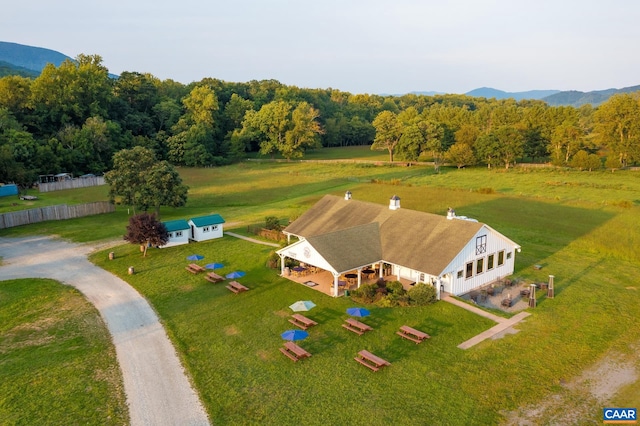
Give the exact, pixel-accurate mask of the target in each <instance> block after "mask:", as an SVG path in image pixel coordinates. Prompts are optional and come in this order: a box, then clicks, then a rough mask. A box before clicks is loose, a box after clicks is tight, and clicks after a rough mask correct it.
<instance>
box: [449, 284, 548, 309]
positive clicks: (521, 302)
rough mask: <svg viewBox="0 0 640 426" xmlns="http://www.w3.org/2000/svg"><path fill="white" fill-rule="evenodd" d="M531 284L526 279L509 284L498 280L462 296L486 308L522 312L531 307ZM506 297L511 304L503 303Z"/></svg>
mask: <svg viewBox="0 0 640 426" xmlns="http://www.w3.org/2000/svg"><path fill="white" fill-rule="evenodd" d="M529 284H530V283H526V282H524V281H513V282H511V284H510V285H509V284H508V283H506V282H504V281H496V282H494V283H492V284H490V285H488V286H485V287H482V288H478V289H475V290H473V291H470V292H469V293H466V294H463V295H462V296H460V298H462V299H465V300H472V301H473V302H474V303H475V304H476V305H478V306H482V307H484V308H492V309H500V310H502V311H504V312H520V311H523V310H525V309H527V308H528V307H529V294H528V291H529ZM538 288H539V287H538ZM544 291H546V290H544ZM505 299H510V300H511V304H510V305H505V304H503V301H504V300H505Z"/></svg>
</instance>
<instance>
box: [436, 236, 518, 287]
mask: <svg viewBox="0 0 640 426" xmlns="http://www.w3.org/2000/svg"><path fill="white" fill-rule="evenodd" d="M482 236H486V243H485V247H484V252H482V253H478V252H477V246H478V243H479V242H480V240H478V238H479V237H482ZM518 248H519V246H518V245H517V244H515V243H514V242H512V241H510V240H509V239H507V238H505V237H503V236H501V235H500V234H499V233H497V232H496V231H494V230H493V229H492V228H490V227H488V226H486V225H485V226H483V227H482V228H481V229H480V230H479V231H478V232H477V233H476V234H475V236H474V237H473V238H472V239H471V240H470V241H469V242H468V243H467V244H466V246H465V247H464V249H462V250H461V251H460V253H458V255H457V256H456V257H455V258H454V259H453V261H452V262H451V263H450V264H449V265H448V266H447V268H446V269H445V271H443V274H449V277H450V278H449V279H446V280H443V285H444V291H446V292H448V293H452V294H454V295H456V296H458V295H461V294H465V293H468V292H469V291H471V290H473V289H475V288H478V287H482V286H484V285H487V284H489V283H491V282H493V281H495V280H497V279H498V278H501V277H505V276H508V275H511V274H513V269H514V262H515V251H516V250H517V249H518ZM502 251H504V259H503V261H504V263H503V264H502V265H500V266H498V257H499V253H500V252H502ZM509 253H510V255H509ZM491 255H493V256H494V257H493V267H492V268H491V269H488V268H489V263H488V260H489V256H491ZM479 259H483V262H482V265H483V270H482V272H480V273H478V271H477V268H478V260H479ZM469 262H471V263H472V275H471V277H468V278H467V264H468V263H469ZM459 271H462V277H460V278H458V273H459Z"/></svg>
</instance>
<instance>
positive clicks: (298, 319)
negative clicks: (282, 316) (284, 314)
mask: <svg viewBox="0 0 640 426" xmlns="http://www.w3.org/2000/svg"><path fill="white" fill-rule="evenodd" d="M289 322H290V323H291V324H293V325H295V326H297V327H300V328H301V329H303V330H306V329H307V328H309V327H313V326H314V325H318V323H317V322H315V321H314V320H312V319H309V318H307V317H305V316H304V315H300V314H293V315H291V319H289Z"/></svg>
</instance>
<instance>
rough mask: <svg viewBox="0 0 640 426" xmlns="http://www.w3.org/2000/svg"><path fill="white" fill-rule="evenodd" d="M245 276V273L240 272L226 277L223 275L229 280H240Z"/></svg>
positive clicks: (234, 272)
mask: <svg viewBox="0 0 640 426" xmlns="http://www.w3.org/2000/svg"><path fill="white" fill-rule="evenodd" d="M245 275H246V273H244V272H242V271H233V272H230V273H228V274H227V275H225V276H226V277H227V278H229V279H234V278H242V277H244V276H245Z"/></svg>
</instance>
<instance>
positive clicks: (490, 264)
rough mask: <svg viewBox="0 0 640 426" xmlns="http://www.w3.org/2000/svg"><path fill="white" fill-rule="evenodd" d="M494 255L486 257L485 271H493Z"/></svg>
mask: <svg viewBox="0 0 640 426" xmlns="http://www.w3.org/2000/svg"><path fill="white" fill-rule="evenodd" d="M495 257H496V255H495V254H490V255H489V256H488V257H487V271H490V270H492V269H493V260H494V259H495Z"/></svg>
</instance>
